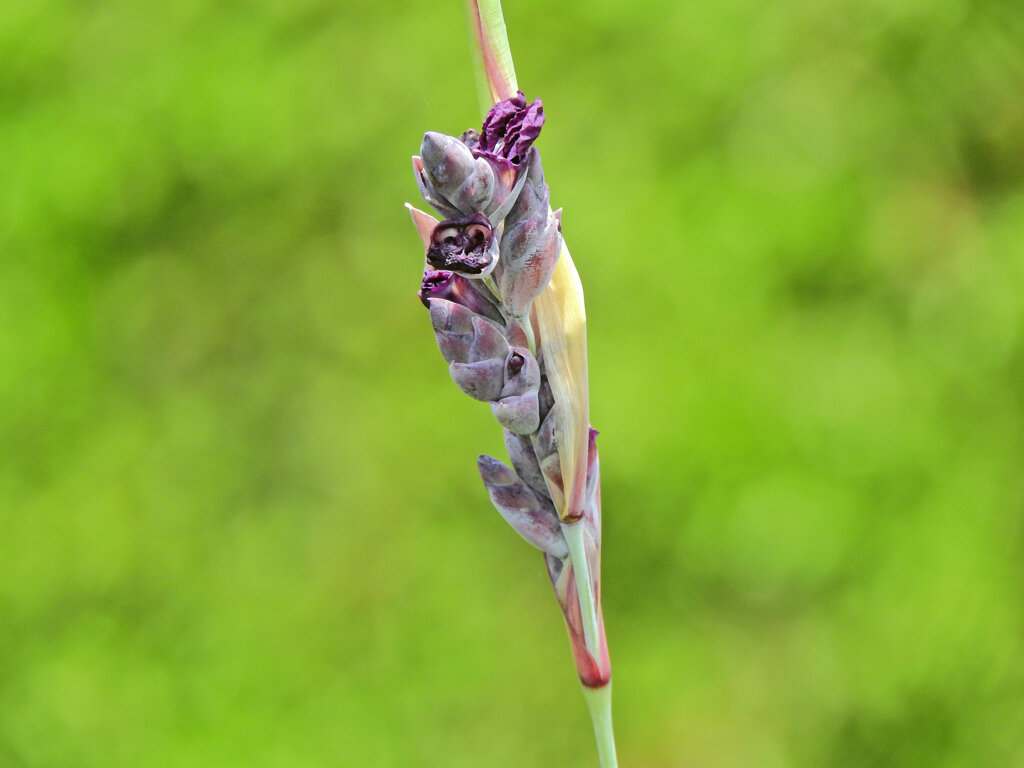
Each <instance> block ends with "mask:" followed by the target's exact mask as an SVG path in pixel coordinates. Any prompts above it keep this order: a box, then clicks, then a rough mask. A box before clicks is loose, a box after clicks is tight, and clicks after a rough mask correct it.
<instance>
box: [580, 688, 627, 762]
mask: <svg viewBox="0 0 1024 768" xmlns="http://www.w3.org/2000/svg"><path fill="white" fill-rule="evenodd" d="M583 698H585V699H586V700H587V707H588V708H589V709H590V719H591V720H592V721H593V723H594V737H595V738H596V739H597V756H598V759H600V761H601V768H619V758H618V757H617V756H616V754H615V734H614V732H613V731H612V684H611V683H608V685H606V686H604V687H602V688H587V686H585V685H584V686H583Z"/></svg>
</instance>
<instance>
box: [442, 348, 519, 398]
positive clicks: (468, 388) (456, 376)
mask: <svg viewBox="0 0 1024 768" xmlns="http://www.w3.org/2000/svg"><path fill="white" fill-rule="evenodd" d="M504 368H505V365H504V363H503V362H502V361H501V360H498V359H496V358H490V359H488V360H479V361H477V362H474V363H460V362H453V363H452V364H451V365H449V366H448V372H449V373H450V374H451V377H452V381H454V382H455V383H456V384H457V385H458V387H459V389H461V390H462V391H463V392H465V393H466V394H467V395H469V396H470V397H472V398H473V399H474V400H482V401H483V402H490V401H493V400H497V399H498V398H499V397H500V396H501V383H502V378H503V376H502V374H503V372H504Z"/></svg>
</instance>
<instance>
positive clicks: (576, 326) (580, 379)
mask: <svg viewBox="0 0 1024 768" xmlns="http://www.w3.org/2000/svg"><path fill="white" fill-rule="evenodd" d="M533 316H534V318H535V320H536V327H537V330H538V331H539V335H540V347H541V349H542V350H543V354H544V369H545V370H546V371H547V376H548V383H549V384H550V385H551V394H552V395H553V396H554V400H555V404H554V406H552V407H553V409H554V412H555V414H554V419H555V432H556V434H557V436H558V460H559V463H560V464H561V465H562V482H563V484H564V486H565V488H564V493H563V492H562V489H559V488H555V487H552V486H551V484H550V483H549V489H550V490H551V498H552V501H554V502H555V508H556V509H557V510H558V516H559V517H560V518H561V519H562V520H575V519H578V518H580V517H582V515H583V491H584V488H585V486H586V481H587V452H588V448H589V444H590V441H589V439H588V437H589V430H590V399H589V395H588V393H587V392H588V391H587V312H586V308H585V306H584V303H583V285H582V284H581V283H580V276H579V273H578V272H577V271H576V265H575V264H573V261H572V257H571V256H570V255H569V249H568V248H567V247H566V245H565V241H564V240H563V241H562V252H561V254H559V257H558V265H557V266H556V267H555V274H554V275H553V276H552V277H551V282H549V283H548V285H547V287H546V288H545V289H544V291H543V292H542V293H541V294H540V296H538V297H537V298H536V299H534V300H533Z"/></svg>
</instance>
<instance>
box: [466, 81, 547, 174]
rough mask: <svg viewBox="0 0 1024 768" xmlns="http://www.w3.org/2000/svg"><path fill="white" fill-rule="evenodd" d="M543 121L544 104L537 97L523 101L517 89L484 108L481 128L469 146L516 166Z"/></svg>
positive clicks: (522, 160) (535, 137) (524, 156)
mask: <svg viewBox="0 0 1024 768" xmlns="http://www.w3.org/2000/svg"><path fill="white" fill-rule="evenodd" d="M543 125H544V105H543V104H542V103H541V100H540V99H535V100H534V101H532V102H531V103H529V104H527V103H526V96H524V95H523V92H522V91H519V92H518V93H517V94H516V95H515V96H513V97H512V98H511V99H505V100H504V101H499V102H498V103H497V104H495V105H494V106H493V107H491V109H490V110H489V111H488V112H487V117H485V118H484V125H483V131H482V132H481V134H480V138H479V140H478V141H477V142H476V145H475V146H473V145H471V146H470V148H471V149H472V150H473V151H474V154H475V155H476V156H477V157H487V158H491V159H495V160H497V159H501V160H504V161H506V162H508V163H509V164H511V165H512V166H513V167H515V168H518V167H519V165H520V164H521V163H523V162H524V161H526V160H527V157H528V154H529V152H530V147H532V146H533V142H535V141H536V140H537V137H538V136H540V129H541V127H542V126H543Z"/></svg>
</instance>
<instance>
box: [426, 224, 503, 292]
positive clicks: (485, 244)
mask: <svg viewBox="0 0 1024 768" xmlns="http://www.w3.org/2000/svg"><path fill="white" fill-rule="evenodd" d="M427 263H428V264H430V266H432V267H433V268H434V269H439V270H451V271H452V272H456V273H458V274H460V275H464V276H466V277H484V276H486V275H489V274H490V273H491V271H492V270H493V269H494V267H495V265H496V264H497V263H498V243H497V240H496V239H495V237H494V230H492V229H491V224H490V222H489V221H488V220H487V217H486V216H484V215H483V214H481V213H474V214H473V215H472V216H469V217H467V218H465V219H448V220H446V221H442V222H440V223H439V224H438V225H437V226H436V227H434V231H433V232H431V233H430V245H429V246H428V247H427Z"/></svg>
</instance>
